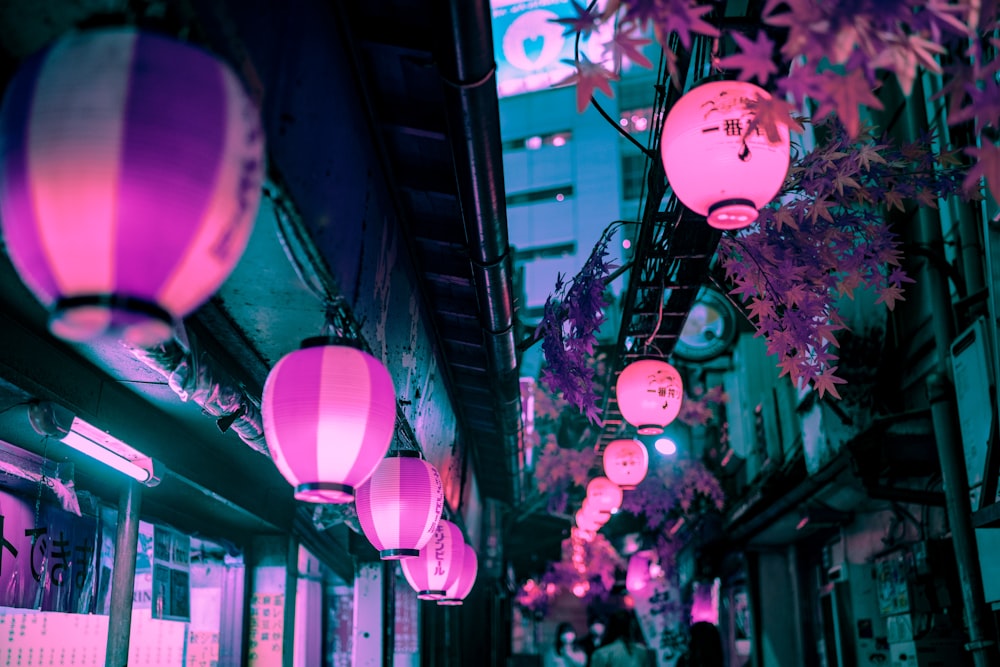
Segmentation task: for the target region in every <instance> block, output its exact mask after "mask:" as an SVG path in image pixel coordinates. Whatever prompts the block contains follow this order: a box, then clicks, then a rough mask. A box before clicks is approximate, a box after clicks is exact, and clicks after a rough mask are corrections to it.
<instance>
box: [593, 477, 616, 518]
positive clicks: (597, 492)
mask: <svg viewBox="0 0 1000 667" xmlns="http://www.w3.org/2000/svg"><path fill="white" fill-rule="evenodd" d="M587 502H588V503H590V506H591V507H593V508H594V510H595V511H597V512H599V513H601V514H604V515H606V516H609V517H610V516H611V513H612V512H614V511H615V510H617V509H618V508H619V507H620V506H621V504H622V489H621V487H620V486H618V485H617V484H615V483H614V482H612V481H611V480H610V479H608V478H607V477H595V478H594V479H592V480H590V482H589V483H588V484H587Z"/></svg>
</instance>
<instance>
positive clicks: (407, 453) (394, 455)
mask: <svg viewBox="0 0 1000 667" xmlns="http://www.w3.org/2000/svg"><path fill="white" fill-rule="evenodd" d="M385 458H387V459H421V460H423V458H424V456H423V454H421V453H420V452H419V451H418V450H416V449H394V450H392V451H391V452H389V453H388V454H386V455H385Z"/></svg>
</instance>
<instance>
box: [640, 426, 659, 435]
mask: <svg viewBox="0 0 1000 667" xmlns="http://www.w3.org/2000/svg"><path fill="white" fill-rule="evenodd" d="M636 431H637V432H638V433H639V435H660V434H661V433H663V426H661V425H660V424H639V425H638V426H637V427H636Z"/></svg>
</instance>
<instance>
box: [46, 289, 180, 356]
mask: <svg viewBox="0 0 1000 667" xmlns="http://www.w3.org/2000/svg"><path fill="white" fill-rule="evenodd" d="M173 325H174V320H173V318H172V317H171V316H170V313H168V312H167V311H166V310H165V309H163V308H161V307H160V306H159V305H157V304H155V303H153V302H152V301H148V300H146V299H139V298H135V297H131V296H127V295H123V294H81V295H76V296H71V297H62V298H60V299H57V300H56V302H55V305H54V307H53V309H52V314H51V316H50V318H49V330H50V331H51V332H52V333H53V334H54V335H56V336H58V337H60V338H63V339H65V340H70V341H75V342H82V341H86V340H91V339H93V338H96V337H97V336H100V335H102V334H104V333H111V334H116V335H120V336H121V337H122V338H124V339H125V340H126V341H127V342H128V343H130V344H132V345H138V346H144V347H148V346H153V345H156V344H157V343H161V342H163V341H165V340H167V339H168V338H170V335H171V331H172V330H173Z"/></svg>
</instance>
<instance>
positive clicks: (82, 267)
mask: <svg viewBox="0 0 1000 667" xmlns="http://www.w3.org/2000/svg"><path fill="white" fill-rule="evenodd" d="M263 175H264V141H263V133H262V131H261V127H260V120H259V117H258V112H257V110H256V108H255V106H254V104H253V102H252V101H251V100H250V98H249V97H248V95H247V94H246V92H245V90H244V89H243V86H242V84H241V83H240V81H239V79H237V77H236V75H235V74H234V73H233V72H232V71H231V70H230V69H229V67H227V66H226V65H225V64H224V63H223V62H222V61H221V60H218V59H217V58H215V57H214V56H212V55H211V54H209V53H207V52H206V51H203V50H201V49H199V48H196V47H195V46H193V45H190V44H186V43H183V42H179V41H176V40H173V39H169V38H166V37H162V36H159V35H154V34H150V33H145V32H141V31H137V30H135V29H131V28H122V29H105V30H92V31H85V32H75V33H72V34H70V35H69V36H67V37H65V38H63V39H62V40H60V41H58V42H56V43H55V44H54V45H53V46H51V47H50V48H48V49H46V50H45V51H43V52H42V53H40V54H38V55H36V56H34V57H33V58H30V59H29V60H27V61H26V62H25V63H24V65H23V66H22V67H21V69H20V70H19V71H18V73H17V74H16V75H15V77H14V78H13V80H12V81H11V82H10V84H9V86H8V88H7V94H6V96H5V98H4V102H3V107H2V108H0V219H2V225H3V236H4V239H5V241H6V244H7V251H8V253H9V254H10V259H11V261H12V262H13V264H14V267H15V268H16V269H17V272H18V273H19V274H20V276H21V279H22V280H23V281H24V283H25V284H26V285H27V287H28V288H29V289H30V290H31V291H32V292H33V293H34V295H35V296H36V298H38V300H39V301H41V302H42V303H43V304H44V305H45V306H47V307H48V308H49V310H50V321H49V326H50V329H51V330H52V332H53V333H54V334H56V335H58V336H61V337H63V338H66V339H69V340H74V341H81V340H87V339H90V338H93V337H95V336H98V335H101V334H103V333H105V332H110V333H114V334H115V335H122V336H124V337H125V339H126V340H127V341H129V342H130V343H134V344H138V345H151V344H154V343H156V342H160V341H162V340H164V339H166V338H168V337H169V336H170V334H171V330H172V326H173V323H174V321H175V320H176V319H179V318H182V317H183V316H184V315H186V314H187V313H189V312H191V311H192V310H194V309H195V308H196V307H197V306H199V305H200V304H201V303H202V302H204V301H205V300H206V299H207V298H208V297H209V296H211V294H212V293H213V292H214V291H215V290H216V289H217V288H218V287H219V285H220V284H222V282H223V281H224V280H225V279H226V277H227V276H228V275H229V273H230V272H231V271H232V269H233V267H234V266H235V265H236V263H237V261H238V260H239V258H240V255H241V254H242V253H243V250H244V248H245V247H246V244H247V240H248V238H249V236H250V231H251V229H252V227H253V220H254V217H255V215H256V212H257V205H258V203H259V200H260V193H261V184H262V181H263Z"/></svg>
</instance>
